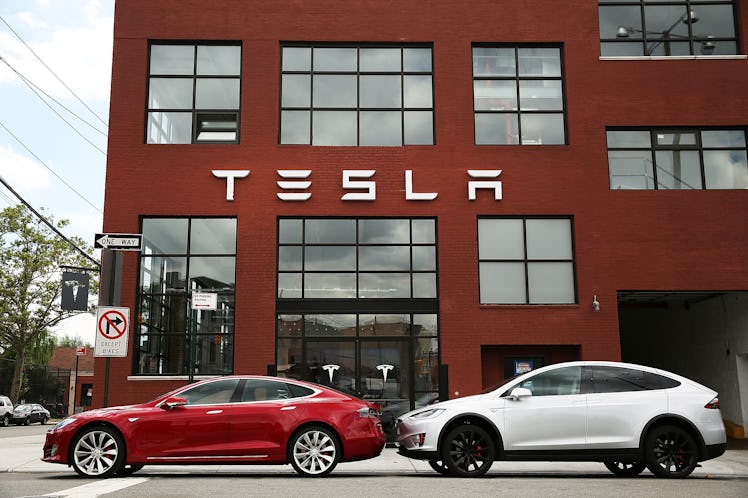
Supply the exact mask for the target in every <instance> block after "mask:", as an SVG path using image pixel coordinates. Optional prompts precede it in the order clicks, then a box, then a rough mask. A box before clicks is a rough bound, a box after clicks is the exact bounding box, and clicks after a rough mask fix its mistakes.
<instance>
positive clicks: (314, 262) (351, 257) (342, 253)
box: [304, 246, 356, 271]
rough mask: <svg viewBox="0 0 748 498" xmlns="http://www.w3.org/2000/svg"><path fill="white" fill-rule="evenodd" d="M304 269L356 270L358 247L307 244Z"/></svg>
mask: <svg viewBox="0 0 748 498" xmlns="http://www.w3.org/2000/svg"><path fill="white" fill-rule="evenodd" d="M304 269H305V270H307V271H321V270H355V269H356V249H355V247H353V246H306V247H305V248H304Z"/></svg>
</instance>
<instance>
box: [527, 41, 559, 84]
mask: <svg viewBox="0 0 748 498" xmlns="http://www.w3.org/2000/svg"><path fill="white" fill-rule="evenodd" d="M517 54H518V58H519V75H520V76H544V77H548V76H557V77H560V76H561V54H560V50H559V49H557V48H520V49H518V50H517Z"/></svg>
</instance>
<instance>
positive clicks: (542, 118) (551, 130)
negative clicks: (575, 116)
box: [520, 114, 566, 145]
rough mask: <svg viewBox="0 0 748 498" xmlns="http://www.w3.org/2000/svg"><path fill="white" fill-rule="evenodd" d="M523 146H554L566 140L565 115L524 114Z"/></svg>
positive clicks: (522, 121) (521, 117)
mask: <svg viewBox="0 0 748 498" xmlns="http://www.w3.org/2000/svg"><path fill="white" fill-rule="evenodd" d="M520 120H521V123H522V144H530V145H553V144H563V143H564V142H565V140H566V138H565V132H564V115H563V114H523V115H522V116H520Z"/></svg>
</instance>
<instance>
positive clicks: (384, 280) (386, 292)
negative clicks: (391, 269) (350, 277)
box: [358, 273, 410, 299]
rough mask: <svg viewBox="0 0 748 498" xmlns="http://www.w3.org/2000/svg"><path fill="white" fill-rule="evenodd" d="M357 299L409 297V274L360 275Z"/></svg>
mask: <svg viewBox="0 0 748 498" xmlns="http://www.w3.org/2000/svg"><path fill="white" fill-rule="evenodd" d="M358 297H361V298H367V299H373V298H386V299H394V298H405V297H410V274H408V273H360V274H359V296H358Z"/></svg>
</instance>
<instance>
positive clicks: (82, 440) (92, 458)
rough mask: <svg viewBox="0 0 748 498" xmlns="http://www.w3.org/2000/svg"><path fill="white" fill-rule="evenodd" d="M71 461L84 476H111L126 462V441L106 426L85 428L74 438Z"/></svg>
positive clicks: (74, 467) (79, 473)
mask: <svg viewBox="0 0 748 498" xmlns="http://www.w3.org/2000/svg"><path fill="white" fill-rule="evenodd" d="M71 448H72V450H71V455H70V457H71V458H70V463H71V465H72V466H73V469H75V471H76V472H77V473H78V475H81V476H83V477H102V478H106V477H111V476H113V475H115V474H117V472H119V471H120V469H121V468H122V466H123V465H124V463H125V442H124V441H123V439H122V436H120V435H119V433H118V432H117V431H115V430H114V429H111V428H109V427H105V426H95V427H89V428H87V429H84V430H83V432H81V433H80V434H79V435H77V436H76V437H75V439H73V444H72V445H71Z"/></svg>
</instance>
